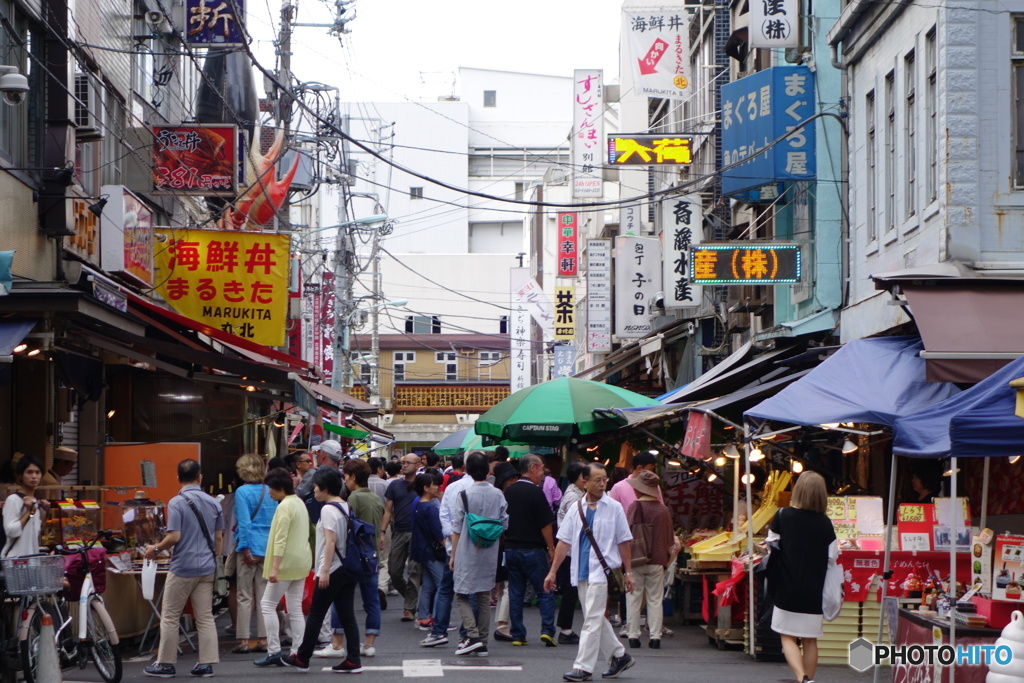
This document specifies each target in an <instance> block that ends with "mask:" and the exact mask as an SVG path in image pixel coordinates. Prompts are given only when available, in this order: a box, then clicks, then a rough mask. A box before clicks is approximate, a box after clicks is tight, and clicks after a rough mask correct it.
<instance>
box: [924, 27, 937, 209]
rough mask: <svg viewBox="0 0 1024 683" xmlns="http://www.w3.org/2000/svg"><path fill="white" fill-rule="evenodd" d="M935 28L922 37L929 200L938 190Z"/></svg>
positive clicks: (926, 185) (934, 198)
mask: <svg viewBox="0 0 1024 683" xmlns="http://www.w3.org/2000/svg"><path fill="white" fill-rule="evenodd" d="M935 48H936V42H935V29H934V28H933V29H932V30H931V31H929V32H928V35H926V36H925V38H924V60H925V64H924V68H925V94H924V97H925V100H924V106H925V107H926V111H925V120H924V122H925V128H926V130H925V137H926V139H925V143H924V149H925V171H926V172H927V177H926V178H925V194H926V195H927V197H928V201H929V202H933V201H935V200H936V199H937V198H938V191H939V153H938V149H939V139H938V131H939V129H938V109H939V90H938V87H937V86H938V79H937V69H936V64H937V57H936V52H935Z"/></svg>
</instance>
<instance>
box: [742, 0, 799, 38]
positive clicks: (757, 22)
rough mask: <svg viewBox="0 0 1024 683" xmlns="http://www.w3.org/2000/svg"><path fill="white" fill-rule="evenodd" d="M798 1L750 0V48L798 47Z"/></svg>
mask: <svg viewBox="0 0 1024 683" xmlns="http://www.w3.org/2000/svg"><path fill="white" fill-rule="evenodd" d="M799 28H800V1H799V0H750V47H799V46H800V31H799Z"/></svg>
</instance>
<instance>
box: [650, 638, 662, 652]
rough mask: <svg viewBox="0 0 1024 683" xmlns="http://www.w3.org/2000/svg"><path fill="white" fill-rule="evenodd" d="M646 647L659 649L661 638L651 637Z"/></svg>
mask: <svg viewBox="0 0 1024 683" xmlns="http://www.w3.org/2000/svg"><path fill="white" fill-rule="evenodd" d="M647 647H649V648H651V649H652V650H660V649H661V639H660V638H651V642H649V643H647Z"/></svg>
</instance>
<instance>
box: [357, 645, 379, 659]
mask: <svg viewBox="0 0 1024 683" xmlns="http://www.w3.org/2000/svg"><path fill="white" fill-rule="evenodd" d="M359 654H360V655H361V656H363V657H373V656H374V655H375V654H377V648H375V647H374V646H373V645H366V644H365V643H364V644H362V645H360V646H359Z"/></svg>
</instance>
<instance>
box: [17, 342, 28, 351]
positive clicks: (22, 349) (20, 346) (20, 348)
mask: <svg viewBox="0 0 1024 683" xmlns="http://www.w3.org/2000/svg"><path fill="white" fill-rule="evenodd" d="M27 348H28V344H18V345H17V346H15V347H14V353H21V352H22V351H24V350H25V349H27Z"/></svg>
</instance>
